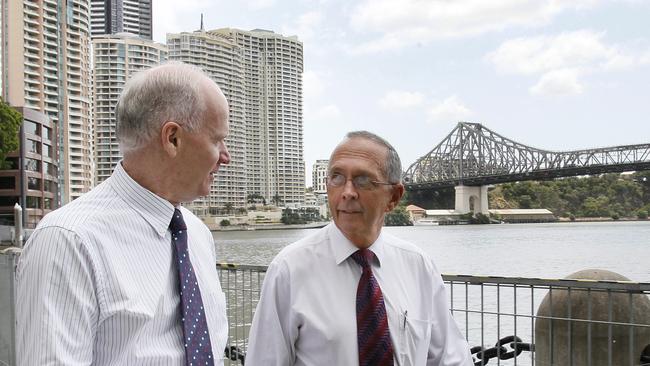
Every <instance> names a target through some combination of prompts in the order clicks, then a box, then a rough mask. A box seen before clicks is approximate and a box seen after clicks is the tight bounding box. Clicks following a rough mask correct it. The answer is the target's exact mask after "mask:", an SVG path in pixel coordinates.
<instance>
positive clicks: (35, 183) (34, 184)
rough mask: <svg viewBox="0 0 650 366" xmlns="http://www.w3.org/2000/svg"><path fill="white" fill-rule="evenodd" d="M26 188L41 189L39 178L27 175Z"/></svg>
mask: <svg viewBox="0 0 650 366" xmlns="http://www.w3.org/2000/svg"><path fill="white" fill-rule="evenodd" d="M27 189H34V190H37V191H40V190H41V180H40V179H38V178H34V177H27Z"/></svg>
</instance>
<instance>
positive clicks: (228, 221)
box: [219, 219, 230, 227]
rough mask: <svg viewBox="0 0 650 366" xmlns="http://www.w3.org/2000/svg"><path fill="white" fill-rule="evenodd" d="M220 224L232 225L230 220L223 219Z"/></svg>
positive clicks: (222, 225)
mask: <svg viewBox="0 0 650 366" xmlns="http://www.w3.org/2000/svg"><path fill="white" fill-rule="evenodd" d="M219 226H221V227H224V226H230V220H226V219H223V220H221V221H220V222H219Z"/></svg>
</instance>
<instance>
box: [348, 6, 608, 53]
mask: <svg viewBox="0 0 650 366" xmlns="http://www.w3.org/2000/svg"><path fill="white" fill-rule="evenodd" d="M595 3H596V0H574V1H565V0H490V1H485V0H454V1H449V0H365V1H364V2H363V3H361V4H360V5H358V6H357V7H356V8H355V9H354V10H353V11H352V13H351V15H350V23H351V26H352V28H354V29H355V30H357V31H358V32H362V33H366V32H368V33H378V34H380V36H379V37H378V38H374V39H372V40H369V41H367V42H365V43H362V44H360V45H358V46H357V47H356V52H359V53H366V52H377V51H383V50H388V49H396V48H400V47H404V46H409V45H414V44H420V43H426V42H429V41H431V40H434V39H444V38H453V37H462V36H472V35H477V34H482V33H486V32H491V31H498V30H502V29H506V28H508V27H512V26H524V27H531V26H539V25H543V24H547V23H548V22H549V21H550V20H551V19H552V18H553V17H554V16H556V15H558V14H560V13H562V12H563V11H565V10H567V9H570V8H580V7H584V6H591V5H592V4H595Z"/></svg>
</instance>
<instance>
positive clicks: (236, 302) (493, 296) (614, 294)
mask: <svg viewBox="0 0 650 366" xmlns="http://www.w3.org/2000/svg"><path fill="white" fill-rule="evenodd" d="M217 267H218V269H219V272H220V278H221V285H222V288H223V290H224V292H225V293H226V298H227V300H228V318H229V326H230V329H229V330H230V333H229V334H230V335H229V349H228V351H227V354H228V355H229V356H230V361H226V365H241V364H243V362H242V361H243V360H244V359H245V352H246V348H247V342H248V331H249V329H250V325H251V320H252V317H253V312H254V311H255V307H256V305H257V301H258V299H259V295H260V287H261V284H262V281H263V279H264V273H265V271H266V267H264V266H247V265H232V264H218V265H217ZM443 280H444V281H445V285H446V286H447V294H448V296H449V302H450V306H451V312H452V314H453V316H454V319H455V320H456V322H457V324H458V326H459V328H460V329H461V331H462V332H463V334H464V335H465V338H466V339H467V341H468V343H469V344H470V346H472V353H473V358H474V362H475V365H487V364H488V363H489V364H490V365H493V364H494V365H522V366H523V365H530V366H533V365H538V366H551V365H559V366H565V365H567V366H571V365H576V366H577V365H593V366H600V365H607V366H627V365H650V299H649V298H648V295H649V294H650V283H636V282H617V281H591V280H565V279H561V280H550V279H533V278H512V277H479V276H465V275H443Z"/></svg>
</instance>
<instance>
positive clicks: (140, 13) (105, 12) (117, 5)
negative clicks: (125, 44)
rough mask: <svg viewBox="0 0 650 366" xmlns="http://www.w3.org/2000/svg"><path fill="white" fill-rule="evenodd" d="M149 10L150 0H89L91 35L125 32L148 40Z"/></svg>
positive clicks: (100, 35)
mask: <svg viewBox="0 0 650 366" xmlns="http://www.w3.org/2000/svg"><path fill="white" fill-rule="evenodd" d="M151 11H152V8H151V0H90V28H91V34H92V37H93V39H94V38H95V37H103V36H104V35H106V34H118V33H123V32H127V33H132V34H135V35H137V36H139V37H141V38H145V39H149V40H150V39H152V34H153V22H152V16H151Z"/></svg>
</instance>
